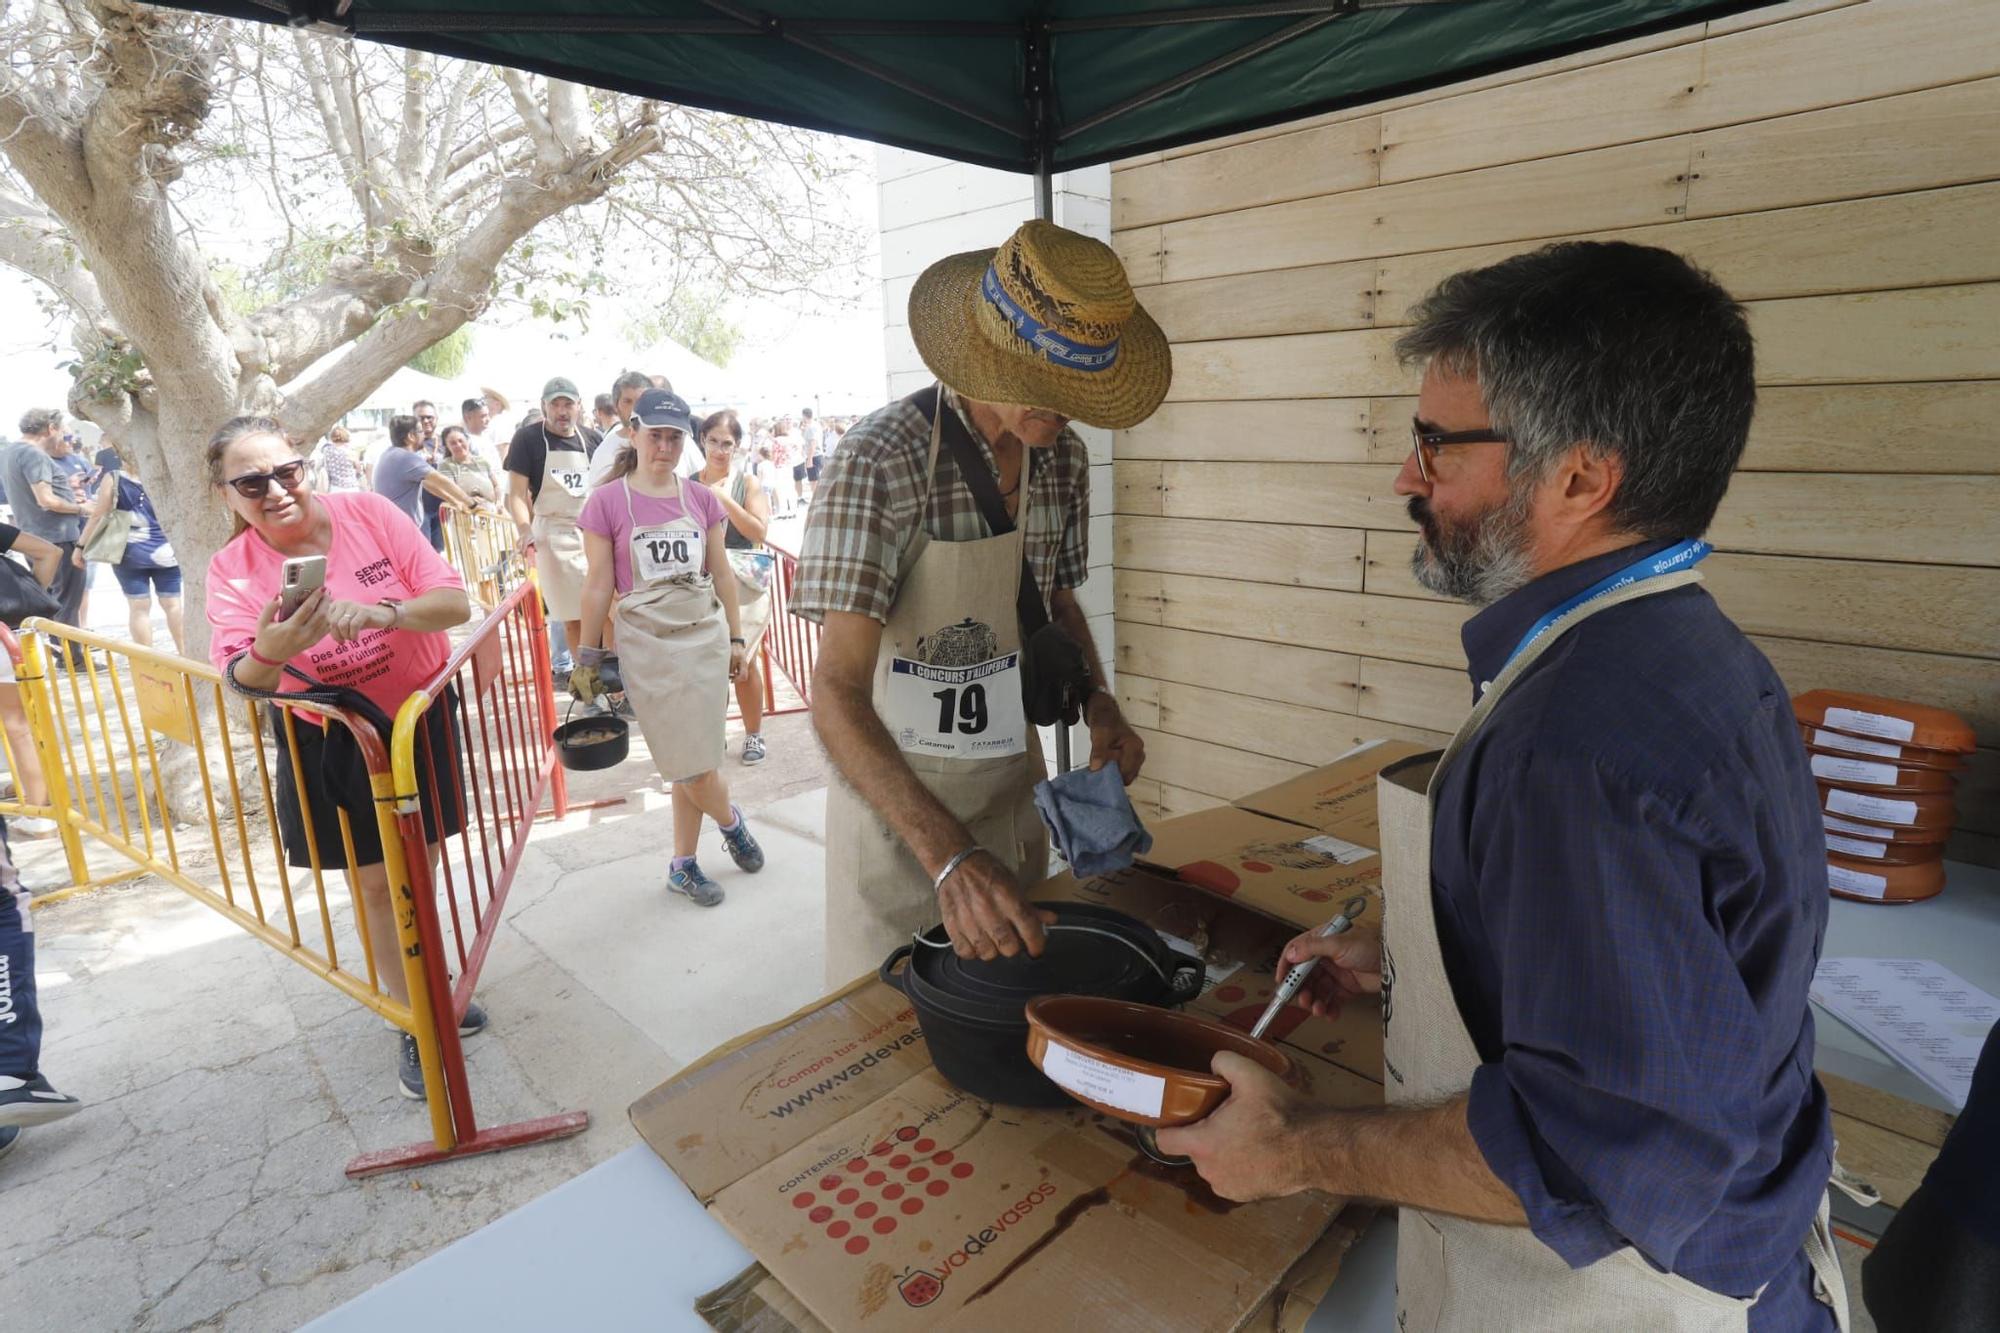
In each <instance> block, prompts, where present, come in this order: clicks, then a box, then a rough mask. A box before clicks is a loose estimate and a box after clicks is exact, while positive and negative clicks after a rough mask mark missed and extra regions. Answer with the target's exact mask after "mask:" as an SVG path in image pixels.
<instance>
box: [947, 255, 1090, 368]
mask: <svg viewBox="0 0 2000 1333" xmlns="http://www.w3.org/2000/svg"><path fill="white" fill-rule="evenodd" d="M979 294H980V296H981V297H983V298H984V299H985V301H986V304H988V305H990V306H992V307H993V308H994V309H995V310H997V311H999V312H1000V314H1001V315H1002V316H1003V317H1004V318H1005V319H1006V321H1007V322H1008V323H1009V324H1011V325H1013V326H1014V332H1015V334H1016V335H1017V336H1018V337H1020V338H1021V340H1022V341H1024V342H1026V343H1027V344H1028V345H1029V346H1031V347H1033V348H1034V349H1035V350H1036V351H1038V352H1040V353H1041V354H1042V355H1043V356H1045V357H1047V358H1048V359H1049V360H1051V361H1053V362H1055V363H1056V364H1057V365H1059V366H1067V367H1069V368H1070V369H1071V370H1082V371H1088V372H1091V373H1093V374H1094V373H1096V372H1097V371H1100V370H1109V369H1111V366H1112V364H1113V363H1114V362H1116V361H1117V360H1118V340H1117V339H1116V338H1113V339H1112V340H1111V341H1110V342H1108V343H1086V342H1078V341H1077V340H1076V339H1074V338H1065V337H1064V336H1063V335H1062V334H1060V333H1057V332H1055V331H1054V330H1053V329H1051V328H1049V327H1048V326H1047V325H1046V324H1043V323H1042V322H1041V321H1040V320H1038V319H1036V318H1035V317H1034V316H1033V315H1031V314H1029V313H1028V312H1027V311H1026V310H1025V309H1023V308H1022V307H1021V304H1020V303H1019V302H1018V301H1016V300H1015V299H1014V298H1013V297H1011V296H1009V295H1007V289H1006V288H1004V287H1002V286H1001V285H1000V274H999V272H998V270H996V269H995V268H994V267H993V265H991V264H988V265H987V266H986V276H985V277H984V278H983V279H981V280H980V283H979Z"/></svg>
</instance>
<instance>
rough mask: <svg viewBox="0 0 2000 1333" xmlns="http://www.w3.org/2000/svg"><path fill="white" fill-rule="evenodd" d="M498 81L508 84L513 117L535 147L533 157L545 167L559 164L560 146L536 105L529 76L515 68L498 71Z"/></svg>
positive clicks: (553, 131)
mask: <svg viewBox="0 0 2000 1333" xmlns="http://www.w3.org/2000/svg"><path fill="white" fill-rule="evenodd" d="M500 78H501V79H502V81H504V82H505V83H506V85H507V95H508V96H509V97H511V98H513V99H514V114H515V115H517V116H519V117H520V118H521V128H522V129H523V130H524V131H525V132H526V133H527V136H528V138H529V140H530V141H531V142H533V144H534V145H535V157H536V158H537V159H538V160H539V161H540V162H541V163H542V165H543V166H544V167H547V168H551V169H553V168H557V167H560V166H561V165H562V160H563V151H562V145H561V144H560V143H558V142H557V141H556V133H555V130H554V129H552V128H551V127H550V125H549V118H548V117H547V116H545V115H543V114H542V109H541V107H539V106H537V105H536V104H535V87H534V84H533V83H532V82H530V81H529V79H528V76H527V75H526V74H523V73H522V72H521V71H520V70H518V69H513V68H508V69H503V70H501V71H500Z"/></svg>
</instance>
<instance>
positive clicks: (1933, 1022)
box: [1811, 958, 2000, 1109]
mask: <svg viewBox="0 0 2000 1333" xmlns="http://www.w3.org/2000/svg"><path fill="white" fill-rule="evenodd" d="M1811 994H1812V999H1813V1003H1815V1004H1817V1005H1819V1006H1820V1007H1821V1008H1823V1009H1825V1010H1826V1011H1827V1012H1828V1013H1830V1014H1832V1015H1833V1016H1834V1017H1836V1018H1838V1019H1839V1020H1840V1021H1841V1022H1843V1023H1845V1024H1847V1025H1848V1026H1849V1027H1851V1028H1853V1029H1854V1030H1855V1031H1856V1032H1859V1033H1860V1034H1861V1035H1862V1036H1864V1037H1866V1038H1868V1040H1869V1041H1871V1042H1873V1043H1875V1045H1877V1046H1879V1047H1881V1048H1882V1050H1883V1051H1884V1052H1886V1053H1887V1054H1888V1055H1889V1057H1890V1058H1891V1059H1893V1060H1895V1062H1896V1063H1897V1064H1899V1065H1901V1066H1903V1068H1905V1069H1907V1070H1909V1071H1910V1072H1911V1073H1912V1074H1915V1075H1916V1076H1917V1077H1918V1078H1920V1079H1922V1080H1923V1081H1924V1082H1926V1083H1928V1084H1930V1085H1931V1087H1933V1088H1935V1089H1936V1090H1937V1091H1938V1093H1939V1094H1940V1095H1941V1096H1944V1097H1946V1098H1948V1099H1949V1100H1950V1101H1951V1104H1952V1105H1953V1106H1955V1107H1958V1108H1961V1109H1963V1108H1964V1106H1965V1099H1966V1097H1967V1095H1968V1094H1969V1093H1970V1092H1971V1091H1972V1068H1973V1066H1974V1065H1976V1064H1977V1063H1978V1062H1979V1051H1980V1047H1981V1046H1983V1045H1984V1044H1985V1041H1986V1034H1987V1032H1989V1031H1990V1030H1991V1029H1992V1027H1993V1025H1994V1023H1996V1022H2000V999H1995V998H1994V997H1993V996H1991V995H1989V994H1987V993H1986V992H1985V991H1983V990H1981V989H1980V988H1979V987H1977V986H1974V985H1972V984H1971V983H1970V982H1968V981H1965V980H1963V979H1962V978H1960V977H1959V975H1958V974H1957V973H1955V972H1953V971H1951V970H1950V969H1949V968H1945V967H1940V966H1939V965H1938V964H1936V963H1933V962H1931V961H1930V960H1929V959H1925V958H1822V959H1820V963H1819V968H1818V970H1817V971H1815V972H1814V973H1813V983H1812V992H1811Z"/></svg>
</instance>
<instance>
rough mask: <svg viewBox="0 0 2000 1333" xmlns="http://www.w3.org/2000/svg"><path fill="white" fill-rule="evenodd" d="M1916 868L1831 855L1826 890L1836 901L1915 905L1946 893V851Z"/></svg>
mask: <svg viewBox="0 0 2000 1333" xmlns="http://www.w3.org/2000/svg"><path fill="white" fill-rule="evenodd" d="M1934 850H1935V851H1936V853H1937V855H1935V856H1933V857H1931V858H1930V859H1929V860H1926V861H1920V862H1918V863H1917V864H1915V865H1902V866H1891V865H1882V864H1880V863H1879V862H1874V861H1860V860H1856V859H1855V858H1853V857H1851V856H1841V855H1839V854H1838V853H1829V854H1828V855H1827V858H1826V876H1827V886H1828V887H1829V888H1830V889H1832V891H1833V896H1834V897H1836V898H1849V899H1852V900H1854V901H1856V902H1875V903H1914V902H1921V901H1922V900H1923V899H1925V898H1935V897H1937V895H1938V894H1940V893H1942V892H1944V848H1943V847H1942V846H1940V847H1937V848H1935V849H1934Z"/></svg>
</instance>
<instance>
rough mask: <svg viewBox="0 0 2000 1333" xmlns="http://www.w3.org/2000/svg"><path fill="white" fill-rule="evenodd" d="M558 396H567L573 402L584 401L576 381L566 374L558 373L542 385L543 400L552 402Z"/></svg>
mask: <svg viewBox="0 0 2000 1333" xmlns="http://www.w3.org/2000/svg"><path fill="white" fill-rule="evenodd" d="M558 398H567V399H569V400H570V401H571V402H572V403H580V402H582V401H583V395H582V394H580V393H578V392H577V391H576V381H575V380H572V379H570V378H569V377H568V376H566V375H558V376H556V377H555V378H554V379H552V380H550V381H549V382H548V383H547V384H544V385H543V386H542V401H543V402H545V403H552V402H554V401H555V400H556V399H558Z"/></svg>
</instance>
